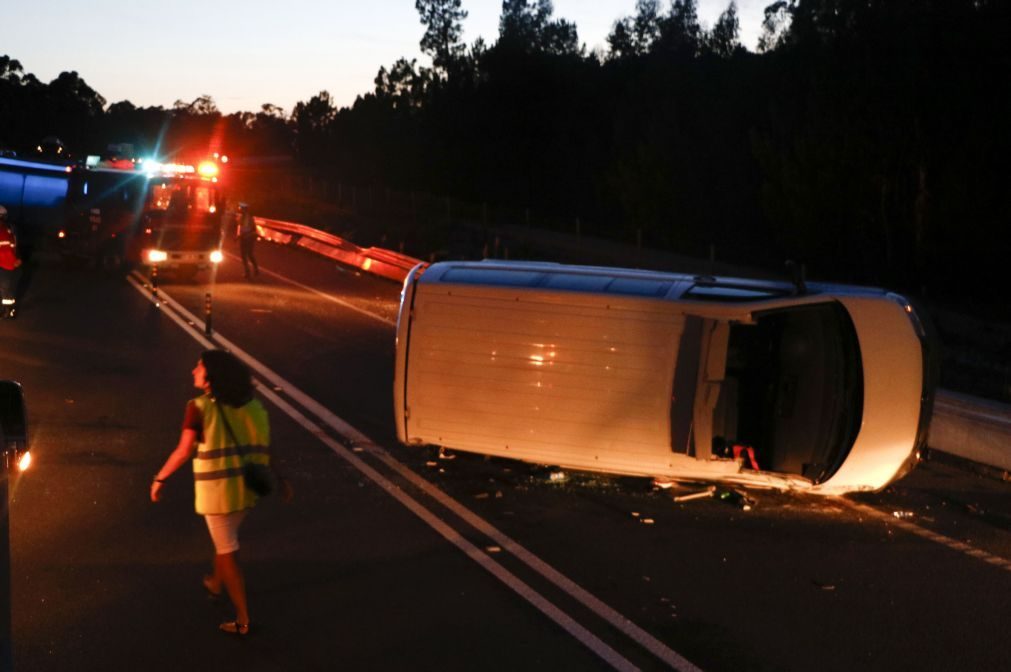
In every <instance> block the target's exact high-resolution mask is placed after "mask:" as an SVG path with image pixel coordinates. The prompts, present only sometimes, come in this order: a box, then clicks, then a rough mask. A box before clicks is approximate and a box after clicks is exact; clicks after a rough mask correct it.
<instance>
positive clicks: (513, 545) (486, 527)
mask: <svg viewBox="0 0 1011 672" xmlns="http://www.w3.org/2000/svg"><path fill="white" fill-rule="evenodd" d="M162 299H163V300H164V301H166V302H170V303H171V304H172V306H173V307H175V308H177V309H178V310H179V311H181V312H182V313H183V314H184V315H186V317H187V319H190V320H192V321H193V322H194V323H195V322H197V319H196V317H195V316H194V315H193V314H192V313H190V312H189V311H188V310H186V308H184V307H183V306H181V305H179V303H178V302H176V301H175V299H173V298H172V297H169V296H165V295H162ZM217 340H218V342H219V343H220V344H221V345H224V346H225V347H226V348H228V349H229V350H231V351H232V352H233V353H235V354H236V355H237V356H238V357H240V358H242V360H243V361H245V362H246V364H248V365H249V366H250V368H252V369H253V370H254V371H256V372H257V373H259V374H260V375H261V376H263V377H264V378H265V379H267V381H268V382H269V383H271V385H274V386H276V387H281V388H283V389H284V391H285V393H286V394H288V395H289V396H290V397H291V398H292V399H294V400H295V401H296V402H298V403H299V404H300V405H301V406H302V407H303V408H305V409H306V410H308V411H309V412H310V413H312V414H313V415H315V416H316V417H317V418H319V419H320V420H321V421H322V422H323V423H324V424H325V425H327V426H329V427H330V428H331V429H333V430H334V431H336V432H337V433H338V434H340V435H341V436H344V437H346V438H348V439H350V440H351V441H352V442H353V443H355V444H358V445H361V446H367V447H369V449H370V452H372V454H374V455H375V456H376V457H377V458H379V459H381V460H382V461H383V462H384V463H385V464H387V465H388V466H390V467H391V468H393V469H394V470H396V471H397V472H398V473H400V474H401V475H402V476H404V477H405V478H407V479H408V480H409V481H411V482H412V483H414V484H415V485H416V486H418V487H419V488H421V489H422V490H424V491H425V492H426V493H427V494H428V495H429V496H431V497H432V498H433V499H435V500H436V501H438V502H439V503H441V504H442V505H443V506H445V507H446V508H447V509H449V510H450V511H452V512H453V513H455V514H456V515H457V516H459V517H460V518H462V519H463V520H464V521H466V522H467V523H468V524H470V525H471V527H473V528H474V529H476V530H478V531H480V532H482V533H484V534H485V535H487V536H488V537H490V538H492V539H493V540H495V542H496V543H497V544H498V545H499V546H501V547H502V548H505V549H507V550H509V552H510V553H512V554H513V555H514V556H515V557H516V558H517V559H519V560H520V561H521V562H523V563H524V564H526V565H527V566H528V567H530V568H531V569H533V570H534V571H535V572H537V573H538V574H540V575H541V576H543V577H544V578H545V579H547V580H548V581H550V582H551V583H553V584H555V585H556V586H557V587H559V588H561V589H562V590H563V591H565V592H566V593H568V594H569V595H570V596H571V597H573V598H575V599H576V600H577V601H578V602H580V603H581V604H582V605H583V606H585V607H587V608H588V609H590V610H591V611H593V612H594V613H596V614H597V615H598V616H599V617H600V618H602V619H603V620H605V621H607V622H608V623H610V624H611V625H612V626H614V627H615V628H617V629H618V630H619V631H620V632H623V633H625V635H626V636H627V637H629V638H630V639H632V640H633V641H635V642H637V643H638V644H639V645H640V646H642V647H643V648H645V649H646V650H648V651H649V652H650V653H652V654H653V655H655V656H656V657H657V658H660V659H661V660H663V661H664V662H665V663H667V664H668V665H670V666H671V667H673V668H674V669H676V670H679V671H681V672H689V671H692V670H699V668H698V667H696V666H695V665H693V664H692V663H691V662H689V661H688V660H686V659H685V658H684V657H683V656H681V655H680V654H679V653H677V652H676V651H674V650H673V649H671V648H670V647H668V646H667V645H665V644H664V643H663V642H661V641H660V640H658V639H656V638H655V637H653V636H652V635H651V634H649V633H648V632H646V631H645V630H643V629H642V628H640V627H639V626H637V625H636V624H635V623H633V622H632V621H631V620H629V619H628V618H626V617H625V616H622V615H621V614H620V613H619V612H618V611H616V610H614V609H613V608H611V607H610V606H608V605H607V604H605V603H604V602H603V601H601V600H600V599H599V598H597V597H596V596H594V595H593V594H592V593H590V592H589V591H587V590H585V589H584V588H582V587H580V586H579V585H578V584H576V583H575V582H574V581H572V580H571V579H569V578H568V577H566V576H565V575H564V574H562V573H561V572H559V571H558V570H556V569H555V568H554V567H552V566H551V565H549V564H548V563H546V562H544V561H543V560H541V559H540V558H538V557H537V556H536V555H534V554H533V553H531V552H530V551H528V550H527V549H525V548H524V547H523V546H521V545H520V544H519V543H517V542H516V541H514V540H513V539H511V538H510V537H509V536H507V535H506V534H505V533H504V532H502V531H500V530H499V529H498V528H496V527H495V526H493V525H492V524H491V523H489V522H488V521H486V520H484V519H483V518H481V517H480V516H478V515H477V514H475V513H474V512H473V511H471V510H470V509H468V508H467V507H465V506H463V505H462V504H460V503H459V502H457V501H456V500H455V499H453V498H452V497H450V496H449V495H448V494H446V493H445V492H443V491H442V490H440V489H439V488H437V487H436V486H434V485H432V483H430V482H429V481H427V480H426V479H424V478H423V477H422V476H420V475H419V474H417V473H415V472H414V471H412V470H411V469H410V468H409V467H408V466H407V465H405V464H403V463H401V462H400V461H399V460H397V458H395V457H393V456H392V455H390V453H389V452H387V451H386V450H385V449H383V448H382V447H380V446H379V445H377V444H376V443H375V442H374V441H372V439H370V438H369V437H368V436H366V435H365V434H363V433H362V432H360V431H358V430H357V429H356V428H355V427H352V426H351V425H350V424H348V423H347V422H346V421H344V420H342V419H341V418H339V417H337V416H336V415H335V414H334V413H333V412H332V411H330V409H328V408H326V407H325V406H323V405H322V404H320V403H319V402H317V401H316V400H315V399H313V398H312V397H310V396H308V395H307V394H305V393H304V392H302V391H301V390H300V389H298V388H297V387H295V386H294V385H293V384H292V383H290V382H289V381H287V380H285V379H284V378H282V377H281V376H280V375H279V374H278V373H276V372H275V371H273V370H271V369H270V368H268V367H267V366H265V365H264V364H262V363H260V362H259V361H258V360H256V359H255V358H254V357H252V356H251V355H249V354H248V353H247V352H245V351H244V350H242V349H241V348H240V347H239V346H237V345H236V344H234V343H232V342H231V341H229V340H228V339H227V338H225V337H224V336H222V335H221V334H220V333H219V334H217Z"/></svg>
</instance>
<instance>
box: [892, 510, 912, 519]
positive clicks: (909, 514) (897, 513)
mask: <svg viewBox="0 0 1011 672" xmlns="http://www.w3.org/2000/svg"><path fill="white" fill-rule="evenodd" d="M892 515H893V516H895V517H896V518H898V519H899V520H904V519H906V518H912V517H913V515H914V514H913V512H912V511H892Z"/></svg>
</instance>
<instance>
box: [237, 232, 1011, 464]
mask: <svg viewBox="0 0 1011 672" xmlns="http://www.w3.org/2000/svg"><path fill="white" fill-rule="evenodd" d="M254 221H255V223H256V227H257V231H258V233H259V235H260V237H261V238H264V239H265V240H271V241H273V242H276V243H280V244H282V245H291V244H294V245H298V246H299V247H303V248H305V249H308V250H312V251H313V252H316V253H317V254H321V255H323V256H326V257H329V258H331V259H334V260H336V261H338V262H340V263H342V264H345V265H347V266H351V267H353V268H357V269H360V270H362V271H365V272H366V273H371V274H373V275H378V276H380V277H384V278H388V279H390V280H395V281H397V282H403V281H404V278H405V277H407V274H408V273H409V272H410V270H411V269H412V268H414V267H415V266H417V265H418V264H420V263H422V261H421V260H420V259H415V258H413V257H409V256H407V255H406V254H400V253H398V252H393V251H392V250H386V249H383V248H380V247H368V248H362V247H359V246H357V245H355V244H354V243H352V242H350V241H347V240H344V239H343V238H341V237H339V236H335V235H333V234H331V233H327V232H325V231H320V230H318V229H314V228H312V227H309V226H305V225H303V224H295V223H293V222H284V221H280V220H276V219H266V218H264V217H254ZM927 445H928V446H929V447H930V448H931V449H932V450H939V451H941V452H944V453H948V454H950V455H954V456H956V457H960V458H962V459H966V460H970V461H972V462H976V463H979V464H984V465H987V466H990V467H994V468H996V469H1001V470H1003V471H1011V406H1009V405H1007V404H1001V403H999V402H994V401H988V400H986V399H980V398H977V397H971V396H969V395H965V394H959V393H957V392H951V391H949V390H938V391H937V396H936V398H935V400H934V415H933V417H932V418H931V421H930V430H929V434H928V437H927Z"/></svg>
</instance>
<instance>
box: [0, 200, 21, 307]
mask: <svg viewBox="0 0 1011 672" xmlns="http://www.w3.org/2000/svg"><path fill="white" fill-rule="evenodd" d="M20 267H21V257H20V255H19V254H18V241H17V237H16V236H15V235H14V229H13V228H12V227H11V224H10V222H8V221H7V208H5V207H4V206H2V205H0V317H14V316H15V315H16V314H17V290H18V282H17V281H18V275H19V272H18V269H19V268H20Z"/></svg>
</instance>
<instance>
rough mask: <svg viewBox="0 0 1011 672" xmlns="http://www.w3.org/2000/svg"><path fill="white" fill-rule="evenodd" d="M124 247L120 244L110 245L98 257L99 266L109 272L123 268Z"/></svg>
mask: <svg viewBox="0 0 1011 672" xmlns="http://www.w3.org/2000/svg"><path fill="white" fill-rule="evenodd" d="M123 261H124V259H123V249H122V248H121V247H120V246H119V245H108V246H106V247H105V249H103V250H102V254H101V256H100V257H99V259H98V265H99V268H101V269H102V270H103V271H106V272H107V273H113V272H116V271H121V270H123Z"/></svg>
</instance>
